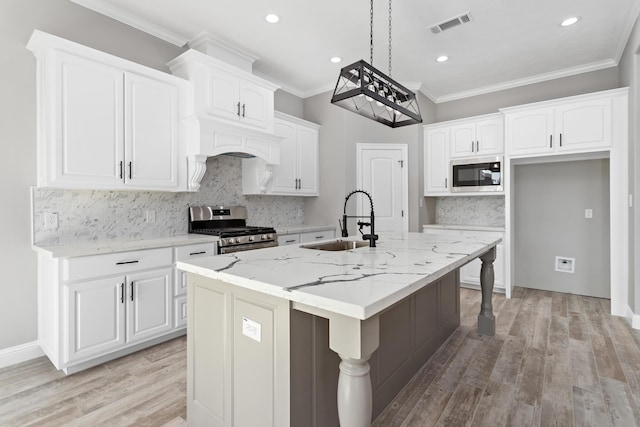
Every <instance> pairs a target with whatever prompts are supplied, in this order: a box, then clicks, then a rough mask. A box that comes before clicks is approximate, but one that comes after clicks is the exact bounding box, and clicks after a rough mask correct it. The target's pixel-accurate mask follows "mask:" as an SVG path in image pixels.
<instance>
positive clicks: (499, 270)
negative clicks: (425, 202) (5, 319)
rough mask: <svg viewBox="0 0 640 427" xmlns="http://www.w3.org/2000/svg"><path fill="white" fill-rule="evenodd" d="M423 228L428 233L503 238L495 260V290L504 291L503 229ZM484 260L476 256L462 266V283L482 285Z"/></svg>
mask: <svg viewBox="0 0 640 427" xmlns="http://www.w3.org/2000/svg"><path fill="white" fill-rule="evenodd" d="M422 230H423V232H424V233H428V234H444V235H449V236H452V235H453V236H461V235H462V236H470V235H477V236H482V237H495V238H501V239H502V242H500V243H498V245H496V260H495V261H494V262H493V274H494V283H493V289H494V291H496V290H497V291H498V292H504V232H503V231H487V230H469V229H457V228H453V227H452V228H449V227H448V228H440V227H429V226H423V227H422ZM481 266H482V261H481V260H480V258H476V259H474V260H473V261H471V262H470V263H468V264H466V265H463V266H462V267H461V268H460V284H462V285H471V287H474V288H475V287H479V286H480V268H481Z"/></svg>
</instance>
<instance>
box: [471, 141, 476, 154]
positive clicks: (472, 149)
mask: <svg viewBox="0 0 640 427" xmlns="http://www.w3.org/2000/svg"><path fill="white" fill-rule="evenodd" d="M475 146H476V142H475V141H471V152H472V153H473V152H475V148H474V147H475Z"/></svg>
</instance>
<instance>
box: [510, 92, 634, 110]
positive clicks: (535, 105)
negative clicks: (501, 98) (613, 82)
mask: <svg viewBox="0 0 640 427" xmlns="http://www.w3.org/2000/svg"><path fill="white" fill-rule="evenodd" d="M628 93H629V88H628V87H623V88H618V89H611V90H603V91H600V92H591V93H585V94H581V95H575V96H567V97H564V98H554V99H550V100H547V101H539V102H532V103H530V104H521V105H515V106H513V107H504V108H500V109H499V111H500V112H501V113H512V112H518V111H525V110H529V109H537V108H544V107H553V106H556V105H562V104H566V103H567V102H576V101H577V102H579V101H588V100H592V99H601V98H613V97H616V96H627V95H628Z"/></svg>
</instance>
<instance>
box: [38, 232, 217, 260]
mask: <svg viewBox="0 0 640 427" xmlns="http://www.w3.org/2000/svg"><path fill="white" fill-rule="evenodd" d="M216 241H218V237H215V236H206V235H201V234H181V235H177V236H171V237H161V238H157V239H140V240H101V241H90V242H75V243H66V244H60V245H51V246H40V245H33V246H32V247H33V249H34V250H35V251H36V252H38V253H40V254H44V255H48V256H50V257H52V258H73V257H79V256H89V255H101V254H110V253H114V252H128V251H137V250H143V249H154V248H166V247H171V246H184V245H193V244H197V243H210V242H216Z"/></svg>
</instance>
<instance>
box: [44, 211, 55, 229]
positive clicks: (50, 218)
mask: <svg viewBox="0 0 640 427" xmlns="http://www.w3.org/2000/svg"><path fill="white" fill-rule="evenodd" d="M44 228H45V230H57V229H58V214H57V213H55V212H45V213H44Z"/></svg>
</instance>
